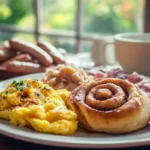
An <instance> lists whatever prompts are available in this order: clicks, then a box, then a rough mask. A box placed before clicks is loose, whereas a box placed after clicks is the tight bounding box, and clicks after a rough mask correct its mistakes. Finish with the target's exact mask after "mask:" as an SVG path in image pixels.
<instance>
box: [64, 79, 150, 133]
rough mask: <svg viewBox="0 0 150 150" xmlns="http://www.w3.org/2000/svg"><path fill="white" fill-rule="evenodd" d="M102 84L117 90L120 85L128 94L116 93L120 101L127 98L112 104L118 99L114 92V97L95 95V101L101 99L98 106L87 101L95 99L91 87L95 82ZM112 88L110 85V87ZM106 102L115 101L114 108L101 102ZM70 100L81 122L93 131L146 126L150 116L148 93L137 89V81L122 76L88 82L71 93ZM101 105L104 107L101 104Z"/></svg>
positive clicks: (132, 129) (114, 130)
mask: <svg viewBox="0 0 150 150" xmlns="http://www.w3.org/2000/svg"><path fill="white" fill-rule="evenodd" d="M100 85H110V86H112V87H113V86H114V87H115V88H116V90H118V89H120V88H121V89H122V92H123V93H124V94H125V95H126V97H122V93H121V92H119V93H120V95H117V98H118V99H119V101H121V100H123V101H124V102H123V103H122V104H121V105H120V103H119V104H118V107H116V108H113V105H114V103H115V102H116V97H115V96H116V93H115V94H114V95H113V97H112V98H111V101H110V99H106V100H102V99H101V100H100V99H99V100H96V99H95V101H96V103H99V104H97V106H96V107H95V105H93V103H90V104H89V103H88V101H92V100H93V99H91V97H89V94H90V92H91V90H92V89H93V88H95V87H96V86H99V87H100ZM105 88H106V87H105ZM109 90H111V89H110V88H109ZM119 93H118V94H119ZM92 94H95V93H92ZM93 97H94V96H93ZM93 97H92V98H93ZM120 97H121V99H120ZM103 102H106V103H107V102H108V103H107V105H108V104H109V105H110V106H111V105H112V108H111V107H110V108H109V109H107V110H106V109H105V108H102V107H105V105H104V106H103V105H102V104H103ZM67 103H68V105H69V107H70V108H71V109H72V110H74V111H75V112H76V113H77V114H78V119H79V123H80V125H81V126H82V127H84V128H86V129H88V130H91V131H98V132H108V133H127V132H132V131H136V130H138V129H140V128H143V127H144V126H146V125H147V123H148V121H149V118H150V99H149V97H148V96H147V95H146V93H144V92H142V91H140V90H139V89H137V87H136V86H135V85H133V84H131V83H129V82H127V81H125V80H121V79H114V78H107V79H105V78H104V79H100V80H92V81H90V82H88V83H85V84H83V85H81V86H80V87H78V88H77V89H76V90H74V91H73V92H72V93H71V95H70V100H68V102H67ZM98 105H100V106H101V107H100V108H98ZM107 105H106V106H107Z"/></svg>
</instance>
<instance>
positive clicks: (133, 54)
mask: <svg viewBox="0 0 150 150" xmlns="http://www.w3.org/2000/svg"><path fill="white" fill-rule="evenodd" d="M103 43H104V44H103V48H101V49H97V51H99V55H100V56H99V59H100V58H103V59H102V60H101V64H106V63H107V64H108V60H107V59H105V58H106V53H105V51H106V45H107V44H108V43H107V42H103ZM113 44H114V50H115V60H116V62H115V63H116V64H120V65H121V66H122V67H123V69H124V70H125V71H127V72H129V73H131V72H134V71H136V72H138V73H141V74H143V75H149V76H150V33H122V34H117V35H115V36H114V42H113ZM92 53H93V52H92ZM92 55H94V53H93V54H92ZM92 58H93V61H94V57H93V56H92ZM97 60H98V58H97ZM102 61H103V62H102Z"/></svg>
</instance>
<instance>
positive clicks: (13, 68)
mask: <svg viewBox="0 0 150 150" xmlns="http://www.w3.org/2000/svg"><path fill="white" fill-rule="evenodd" d="M5 67H6V69H7V70H8V72H12V73H20V74H30V73H37V72H45V71H46V67H43V66H41V65H40V64H35V63H31V62H20V61H10V62H9V63H7V65H6V66H5Z"/></svg>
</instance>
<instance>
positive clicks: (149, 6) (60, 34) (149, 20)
mask: <svg viewBox="0 0 150 150" xmlns="http://www.w3.org/2000/svg"><path fill="white" fill-rule="evenodd" d="M75 1H76V3H75V4H76V12H75V31H74V32H73V31H59V30H58V31H46V32H44V31H41V30H40V24H41V13H40V12H41V11H40V10H41V4H42V0H33V12H34V15H35V20H36V22H35V28H34V29H21V28H18V27H14V26H9V25H0V31H2V32H9V33H25V34H34V37H35V40H36V41H38V40H39V39H40V36H41V35H45V36H50V37H52V38H71V39H75V41H76V44H75V45H76V46H75V49H74V53H79V52H81V41H82V40H83V41H92V40H93V39H94V37H95V35H96V34H95V35H94V34H92V36H91V35H88V34H85V33H83V32H82V31H83V21H82V20H83V19H82V18H83V0H75ZM143 21H144V29H143V31H144V32H150V1H148V0H145V9H144V20H143ZM103 36H104V35H103V34H99V36H98V37H99V38H102V37H103Z"/></svg>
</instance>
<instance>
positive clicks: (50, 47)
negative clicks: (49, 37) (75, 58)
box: [37, 42, 65, 64]
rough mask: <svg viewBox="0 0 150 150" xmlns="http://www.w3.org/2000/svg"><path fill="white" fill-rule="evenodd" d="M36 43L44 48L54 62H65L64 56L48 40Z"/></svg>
mask: <svg viewBox="0 0 150 150" xmlns="http://www.w3.org/2000/svg"><path fill="white" fill-rule="evenodd" d="M37 45H38V46H39V47H41V48H42V49H43V50H45V51H46V52H47V53H48V54H49V55H50V56H51V57H52V58H53V60H54V62H55V63H56V64H65V59H64V56H63V55H62V54H61V53H60V52H59V51H58V50H57V49H56V47H54V46H53V45H52V44H50V43H49V42H38V43H37Z"/></svg>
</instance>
